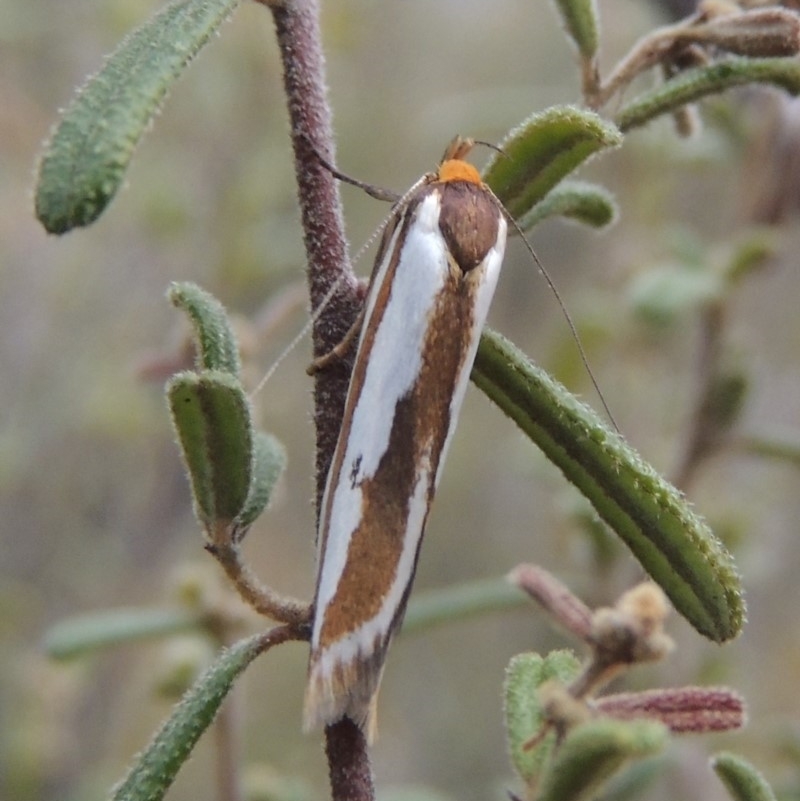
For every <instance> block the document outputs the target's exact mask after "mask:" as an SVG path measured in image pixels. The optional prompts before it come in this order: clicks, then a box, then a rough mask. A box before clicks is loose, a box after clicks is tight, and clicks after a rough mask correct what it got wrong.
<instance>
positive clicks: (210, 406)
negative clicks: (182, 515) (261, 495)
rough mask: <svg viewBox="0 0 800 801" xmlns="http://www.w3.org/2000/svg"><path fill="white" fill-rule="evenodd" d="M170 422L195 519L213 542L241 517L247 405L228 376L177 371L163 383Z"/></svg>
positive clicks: (248, 455) (247, 467)
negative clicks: (184, 468)
mask: <svg viewBox="0 0 800 801" xmlns="http://www.w3.org/2000/svg"><path fill="white" fill-rule="evenodd" d="M167 398H168V400H169V407H170V411H171V412H172V423H173V425H174V426H175V430H176V431H177V433H178V439H179V441H180V445H181V451H182V452H183V458H184V462H185V463H186V467H187V469H188V471H189V477H190V479H191V483H192V495H193V497H194V505H195V513H196V515H197V518H198V520H199V521H200V523H201V524H202V525H203V527H204V528H205V529H206V531H207V532H208V533H209V536H211V539H212V540H213V539H214V537H213V532H216V531H221V530H224V529H227V528H228V527H229V526H231V525H232V524H233V522H234V521H235V520H236V518H237V517H238V516H239V515H240V514H241V513H242V510H243V509H244V506H245V502H246V500H247V497H248V494H249V492H250V481H251V477H252V468H253V428H252V423H251V416H250V404H249V403H248V400H247V396H246V395H245V393H244V390H243V389H242V387H241V385H240V384H239V381H238V380H237V379H236V378H234V377H233V376H231V375H229V374H228V373H222V372H219V371H215V372H212V371H207V372H203V373H200V374H197V373H178V374H177V375H175V376H173V377H172V378H171V379H170V381H169V383H168V384H167Z"/></svg>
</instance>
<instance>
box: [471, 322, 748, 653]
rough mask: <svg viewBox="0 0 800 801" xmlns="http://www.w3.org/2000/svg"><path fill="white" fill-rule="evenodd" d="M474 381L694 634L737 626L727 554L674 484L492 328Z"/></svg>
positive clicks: (734, 577) (738, 603) (733, 631)
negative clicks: (628, 553)
mask: <svg viewBox="0 0 800 801" xmlns="http://www.w3.org/2000/svg"><path fill="white" fill-rule="evenodd" d="M472 380H473V381H474V382H475V383H476V385H477V386H478V387H479V388H480V389H482V390H483V391H484V392H485V393H486V394H487V395H488V396H489V398H491V399H492V400H493V401H494V402H495V403H497V405H498V406H500V408H501V409H502V410H503V411H504V412H505V413H506V414H507V415H508V416H509V417H511V418H512V419H513V420H514V421H515V422H516V423H517V425H519V426H520V428H521V429H522V430H523V431H524V432H525V433H526V434H527V435H528V437H530V439H531V440H532V441H533V442H535V443H536V444H537V445H538V446H539V447H540V448H541V449H542V451H544V453H545V455H546V456H547V457H548V459H550V460H551V461H552V462H553V463H554V464H556V465H557V466H558V467H559V468H560V469H561V471H562V472H563V473H564V475H565V476H566V478H567V479H568V480H569V481H571V482H572V483H573V484H574V485H575V486H576V487H577V488H578V490H580V492H582V493H583V494H584V495H585V496H586V498H588V499H589V501H591V503H592V505H593V506H594V507H595V509H596V511H597V513H598V514H599V515H600V517H601V518H603V520H605V522H606V523H607V524H608V525H609V526H610V527H611V528H612V529H613V530H614V531H615V532H616V533H617V534H618V535H619V536H620V538H621V539H622V540H623V541H624V542H625V543H626V544H627V546H628V547H629V548H630V549H631V551H632V552H633V554H634V556H636V558H637V559H638V560H639V562H640V563H641V565H642V567H644V569H645V570H646V571H647V572H648V573H649V574H650V576H651V577H652V578H653V579H654V581H656V582H657V583H658V584H659V585H660V586H661V588H662V589H663V590H664V592H665V593H666V594H667V596H668V597H669V599H670V600H671V601H672V604H673V605H674V607H675V609H676V610H677V611H678V612H679V613H680V614H681V615H683V616H684V617H685V618H686V619H687V620H688V621H689V622H690V623H691V624H692V625H693V626H694V627H695V629H697V631H699V632H700V633H701V634H703V635H705V636H706V637H709V638H710V639H712V640H715V641H717V642H723V641H725V640H729V639H731V638H732V637H735V636H736V635H737V634H738V633H739V632H740V631H741V628H742V625H743V622H744V616H745V605H744V600H743V598H742V590H741V584H740V580H739V576H738V574H737V572H736V569H735V567H734V564H733V560H732V558H731V556H730V555H729V554H728V552H727V551H726V550H725V548H724V547H723V545H722V543H720V542H719V540H717V539H716V537H714V535H713V534H712V532H711V530H710V529H709V528H708V526H707V525H706V523H705V522H704V521H703V520H702V519H701V518H699V517H698V516H697V515H695V514H694V512H693V511H692V510H691V508H690V506H689V504H688V503H687V502H686V500H685V499H684V498H683V496H682V495H681V494H680V492H678V490H676V489H675V488H674V487H673V486H671V485H670V484H669V483H668V482H667V481H665V480H664V479H663V478H661V477H660V476H659V475H658V474H657V473H656V472H655V470H653V468H652V467H650V466H649V465H648V464H646V463H645V462H644V461H643V460H642V459H641V457H640V456H639V455H638V454H637V453H636V452H635V451H634V450H633V449H632V448H631V447H630V446H628V445H627V444H626V443H625V442H623V440H622V439H621V438H620V437H619V436H618V435H617V434H616V433H615V432H613V431H611V430H610V429H609V428H607V427H606V426H605V425H604V424H603V422H602V421H601V420H600V419H599V418H598V417H597V415H596V414H595V413H594V412H593V411H592V410H591V409H589V408H588V407H586V406H584V405H583V404H582V403H580V402H579V401H578V400H577V399H576V398H575V397H574V396H573V395H571V394H570V393H569V392H567V390H565V389H564V388H563V387H562V386H561V385H560V384H558V383H557V382H556V381H554V380H553V379H552V378H551V377H550V376H548V375H547V373H545V372H544V371H543V370H541V369H540V368H538V367H536V366H535V365H533V364H532V363H530V362H529V361H528V360H527V358H526V357H525V355H524V354H522V353H521V352H520V351H519V350H517V348H515V347H514V346H513V345H512V344H511V343H510V342H508V341H507V340H505V339H503V338H502V337H501V336H500V335H499V334H497V333H495V332H490V331H486V332H484V335H483V337H482V338H481V344H480V347H479V349H478V356H477V359H476V361H475V367H474V369H473V371H472Z"/></svg>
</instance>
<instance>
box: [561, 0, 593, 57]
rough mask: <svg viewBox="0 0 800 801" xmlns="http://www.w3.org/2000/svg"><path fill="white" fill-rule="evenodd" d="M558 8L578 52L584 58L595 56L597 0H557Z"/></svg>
mask: <svg viewBox="0 0 800 801" xmlns="http://www.w3.org/2000/svg"><path fill="white" fill-rule="evenodd" d="M556 8H558V11H559V13H560V14H561V19H562V21H563V23H564V28H565V29H566V31H567V33H568V34H569V36H570V38H571V39H572V41H573V42H575V45H576V47H577V48H578V52H579V53H580V54H581V55H582V56H583V57H584V58H593V57H594V55H595V53H596V52H597V43H598V35H597V28H598V24H597V5H596V3H595V0H556Z"/></svg>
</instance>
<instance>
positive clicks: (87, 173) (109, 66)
mask: <svg viewBox="0 0 800 801" xmlns="http://www.w3.org/2000/svg"><path fill="white" fill-rule="evenodd" d="M239 2H240V0H173V2H171V3H170V4H169V5H168V6H166V7H165V8H163V9H162V10H161V11H159V13H158V14H156V15H155V16H153V17H152V18H151V19H150V20H148V21H147V22H145V23H144V24H143V25H142V26H141V27H139V28H138V29H137V30H135V31H134V32H133V33H131V34H130V35H129V36H127V37H126V38H125V40H124V41H123V42H122V44H121V45H120V46H119V47H118V48H117V50H116V51H115V52H114V53H113V55H111V56H110V57H109V58H108V60H107V61H106V63H105V66H104V67H103V68H102V70H101V71H100V72H99V73H98V74H97V75H95V76H94V77H92V78H90V79H89V81H88V82H87V84H86V85H85V86H84V87H83V88H82V89H81V91H80V92H79V94H78V96H77V97H76V98H75V100H74V101H73V102H72V104H71V105H70V106H69V108H68V109H67V110H66V112H65V113H64V116H63V118H62V120H61V123H60V124H59V126H58V127H57V129H56V130H55V132H54V134H53V136H52V138H51V139H50V141H49V142H48V144H47V146H46V150H45V153H44V156H43V157H42V161H41V164H40V166H39V176H38V180H37V188H36V216H37V217H38V218H39V220H40V221H41V223H42V225H44V227H45V228H46V229H47V231H49V232H50V233H53V234H64V233H66V232H67V231H69V230H71V229H72V228H75V227H76V226H83V225H89V224H90V223H92V222H94V221H95V220H96V219H97V218H98V217H99V216H100V214H102V212H103V210H104V209H105V208H106V206H107V205H108V203H109V201H110V200H111V198H113V197H114V195H115V194H116V192H117V190H118V189H119V187H120V185H121V183H122V181H123V178H124V176H125V172H126V170H127V168H128V163H129V162H130V159H131V157H132V155H133V152H134V150H135V148H136V145H137V143H138V141H139V139H140V138H141V136H142V133H143V132H144V131H145V129H146V128H147V126H148V125H149V123H150V120H151V119H152V118H153V116H154V114H155V113H156V111H157V110H158V108H159V106H160V105H161V102H162V101H163V99H164V97H165V96H166V94H167V92H168V91H169V89H170V87H171V86H172V84H173V83H174V82H175V80H176V79H177V78H178V77H179V76H180V75H181V73H182V72H183V70H184V68H185V67H186V66H187V65H188V63H189V62H190V61H191V60H192V59H193V58H194V56H195V55H197V53H198V51H199V50H200V48H201V47H202V46H203V45H205V44H206V43H207V42H208V41H209V40H210V39H211V37H212V35H213V34H214V33H215V32H216V31H217V30H218V28H219V27H220V25H221V24H222V22H223V21H224V20H225V19H226V18H227V17H228V16H229V15H230V14H231V12H232V11H233V9H234V8H235V7H236V6H237V5H238V4H239Z"/></svg>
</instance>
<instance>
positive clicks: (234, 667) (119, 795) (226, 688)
mask: <svg viewBox="0 0 800 801" xmlns="http://www.w3.org/2000/svg"><path fill="white" fill-rule="evenodd" d="M274 642H275V638H274V637H273V632H267V633H266V634H263V633H262V634H257V635H256V636H254V637H250V638H249V639H246V640H242V641H241V642H238V643H236V645H234V646H232V647H231V648H229V649H227V650H226V651H223V652H222V654H221V655H220V656H219V658H218V659H217V661H216V662H215V663H214V664H213V665H212V666H211V667H210V668H209V669H208V670H207V671H206V672H205V673H204V674H203V675H202V676H201V677H200V678H199V679H198V680H197V681H196V682H195V684H194V686H193V687H192V688H191V689H190V690H189V692H188V693H187V694H186V695H185V696H184V698H183V700H182V701H181V702H180V703H179V704H178V705H177V706H176V707H175V709H174V710H173V712H172V715H171V716H170V717H169V719H168V720H167V721H166V722H165V723H164V725H163V726H162V727H161V730H160V731H159V732H158V733H157V734H156V736H155V737H154V738H153V740H152V742H151V743H150V745H148V746H147V748H146V749H145V750H144V751H143V752H142V753H141V754H140V755H139V756H138V757H137V759H136V762H135V764H134V765H133V767H132V768H131V769H130V771H129V773H128V775H127V776H126V777H125V779H123V781H122V783H121V784H119V785H118V786H117V787H116V788H115V790H114V795H113V801H159V799H161V798H163V797H164V794H165V793H166V792H167V790H168V789H169V787H170V785H171V784H172V782H173V781H174V779H175V776H176V775H177V773H178V770H180V767H181V765H183V763H184V762H185V761H186V759H187V757H188V756H189V754H190V753H191V751H192V749H193V748H194V746H195V744H196V743H197V741H198V740H199V739H200V736H201V735H202V734H203V732H204V731H205V730H206V729H207V728H208V726H209V724H210V723H211V722H212V721H213V720H214V717H215V715H216V714H217V710H218V709H219V707H220V704H221V703H222V702H223V700H224V699H225V696H226V695H227V694H228V693H229V692H230V690H231V688H232V687H233V683H234V681H235V680H236V678H237V677H238V676H239V675H240V674H241V673H242V671H243V670H244V669H245V668H246V667H247V666H248V665H249V664H250V663H251V662H252V661H253V660H254V659H255V658H256V657H257V656H258V655H259V654H261V653H262V652H263V651H264V650H266V649H267V648H268V647H269V646H270V645H272V644H274Z"/></svg>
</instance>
